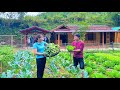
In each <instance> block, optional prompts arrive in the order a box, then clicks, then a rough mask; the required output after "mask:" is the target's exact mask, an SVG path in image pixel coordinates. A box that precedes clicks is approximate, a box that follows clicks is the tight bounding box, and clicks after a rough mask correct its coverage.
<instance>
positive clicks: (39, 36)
mask: <svg viewBox="0 0 120 90" xmlns="http://www.w3.org/2000/svg"><path fill="white" fill-rule="evenodd" d="M38 38H41V35H37V36H36V38H35V40H34V43H36V42H38Z"/></svg>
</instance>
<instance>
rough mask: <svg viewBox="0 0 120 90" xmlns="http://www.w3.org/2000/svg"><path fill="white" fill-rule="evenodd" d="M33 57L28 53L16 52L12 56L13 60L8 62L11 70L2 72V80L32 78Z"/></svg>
mask: <svg viewBox="0 0 120 90" xmlns="http://www.w3.org/2000/svg"><path fill="white" fill-rule="evenodd" d="M33 62H34V57H33V54H32V53H31V52H28V51H18V52H17V53H16V54H15V55H14V60H13V61H11V62H8V64H9V65H10V67H11V70H7V72H3V73H2V75H1V77H2V78H14V77H15V78H32V76H33V71H32V70H33V69H34V67H35V65H33Z"/></svg>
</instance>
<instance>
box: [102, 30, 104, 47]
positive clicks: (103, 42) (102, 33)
mask: <svg viewBox="0 0 120 90" xmlns="http://www.w3.org/2000/svg"><path fill="white" fill-rule="evenodd" d="M102 45H103V47H104V32H103V33H102Z"/></svg>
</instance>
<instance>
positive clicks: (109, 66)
mask: <svg viewBox="0 0 120 90" xmlns="http://www.w3.org/2000/svg"><path fill="white" fill-rule="evenodd" d="M103 66H104V67H106V68H113V67H114V66H115V64H114V63H113V62H111V61H105V62H104V63H103Z"/></svg>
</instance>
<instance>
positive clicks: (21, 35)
mask: <svg viewBox="0 0 120 90" xmlns="http://www.w3.org/2000/svg"><path fill="white" fill-rule="evenodd" d="M20 44H21V45H20V46H22V35H21V43H20Z"/></svg>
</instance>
